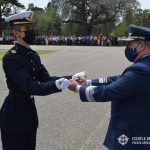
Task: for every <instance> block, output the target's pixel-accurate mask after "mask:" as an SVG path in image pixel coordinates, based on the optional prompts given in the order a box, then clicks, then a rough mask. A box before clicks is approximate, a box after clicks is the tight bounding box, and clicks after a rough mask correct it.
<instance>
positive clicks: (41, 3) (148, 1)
mask: <svg viewBox="0 0 150 150" xmlns="http://www.w3.org/2000/svg"><path fill="white" fill-rule="evenodd" d="M49 1H50V0H19V2H20V3H22V4H24V5H25V7H26V8H27V6H28V4H29V3H33V4H34V5H35V6H38V7H42V8H44V7H46V6H47V4H48V2H49ZM139 2H140V3H141V7H142V9H150V0H139Z"/></svg>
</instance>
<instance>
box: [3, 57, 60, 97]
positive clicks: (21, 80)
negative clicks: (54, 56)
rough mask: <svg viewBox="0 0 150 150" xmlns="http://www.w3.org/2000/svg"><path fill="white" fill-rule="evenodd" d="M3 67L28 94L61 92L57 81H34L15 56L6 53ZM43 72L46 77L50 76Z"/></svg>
mask: <svg viewBox="0 0 150 150" xmlns="http://www.w3.org/2000/svg"><path fill="white" fill-rule="evenodd" d="M3 68H4V71H5V74H6V76H9V78H10V79H11V80H12V81H13V83H14V85H15V86H17V89H18V90H19V91H20V90H21V92H24V93H25V94H27V95H41V96H42V95H48V94H52V93H56V92H61V91H60V90H58V89H57V87H56V85H55V81H47V82H39V81H34V80H33V79H32V77H31V75H30V74H29V73H28V72H27V71H26V70H25V69H24V68H23V67H22V66H21V65H20V64H19V63H18V62H17V61H16V59H14V57H11V56H8V55H6V56H5V57H4V58H3ZM43 74H45V78H47V77H48V75H46V73H43ZM42 76H44V75H42Z"/></svg>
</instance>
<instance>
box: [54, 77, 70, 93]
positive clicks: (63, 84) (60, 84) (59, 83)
mask: <svg viewBox="0 0 150 150" xmlns="http://www.w3.org/2000/svg"><path fill="white" fill-rule="evenodd" d="M69 83H70V82H69V80H68V79H65V78H60V79H58V80H56V81H55V84H56V87H57V88H58V89H59V90H63V89H65V88H68V86H69Z"/></svg>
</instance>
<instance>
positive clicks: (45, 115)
mask: <svg viewBox="0 0 150 150" xmlns="http://www.w3.org/2000/svg"><path fill="white" fill-rule="evenodd" d="M8 47H9V46H0V49H8ZM33 49H40V50H41V49H44V50H46V49H52V50H59V52H57V53H53V54H48V55H42V56H41V59H42V62H43V63H44V64H45V66H46V67H47V69H48V71H49V72H50V74H51V75H52V76H53V75H58V76H61V75H67V74H74V73H76V72H79V71H84V70H86V71H87V76H88V78H98V77H103V76H108V75H115V74H120V73H121V72H122V71H123V70H124V68H125V67H126V66H128V65H129V63H128V61H127V60H126V59H125V57H124V53H123V49H124V48H122V47H119V48H116V47H110V48H100V47H65V46H64V47H57V46H53V47H47V46H42V47H41V46H33ZM7 92H8V91H7V88H6V84H5V77H4V74H3V70H2V64H1V62H0V104H2V102H3V100H4V97H5V96H6V95H7ZM36 105H37V109H38V114H39V121H40V127H39V129H38V136H37V150H106V148H104V147H103V145H102V143H103V140H104V138H105V134H106V130H107V126H108V121H109V116H110V103H82V102H81V101H80V99H79V96H78V94H74V93H72V92H70V91H68V90H65V91H64V92H63V93H59V94H54V95H49V96H45V97H36ZM0 150H2V148H1V145H0Z"/></svg>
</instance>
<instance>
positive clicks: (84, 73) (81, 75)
mask: <svg viewBox="0 0 150 150" xmlns="http://www.w3.org/2000/svg"><path fill="white" fill-rule="evenodd" d="M85 77H86V71H82V72H79V73H76V74H75V75H73V76H72V79H73V80H78V79H79V78H85Z"/></svg>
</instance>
